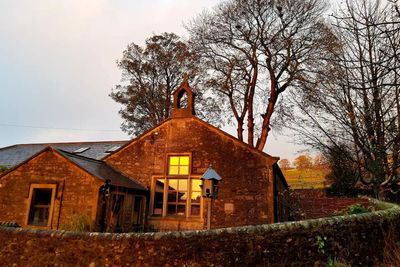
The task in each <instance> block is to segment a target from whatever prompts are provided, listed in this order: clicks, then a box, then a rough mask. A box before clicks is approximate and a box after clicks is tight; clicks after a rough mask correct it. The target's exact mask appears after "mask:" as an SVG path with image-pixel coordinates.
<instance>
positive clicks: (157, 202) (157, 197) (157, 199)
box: [153, 192, 164, 215]
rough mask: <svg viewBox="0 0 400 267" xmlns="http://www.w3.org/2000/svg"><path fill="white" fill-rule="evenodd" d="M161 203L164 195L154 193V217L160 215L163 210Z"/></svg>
mask: <svg viewBox="0 0 400 267" xmlns="http://www.w3.org/2000/svg"><path fill="white" fill-rule="evenodd" d="M163 201H164V193H161V192H156V193H155V194H154V210H153V214H154V215H162V208H163Z"/></svg>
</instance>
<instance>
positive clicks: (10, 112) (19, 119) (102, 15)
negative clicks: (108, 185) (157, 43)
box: [0, 0, 302, 160]
mask: <svg viewBox="0 0 400 267" xmlns="http://www.w3.org/2000/svg"><path fill="white" fill-rule="evenodd" d="M218 2H219V0H151V1H149V0H147V1H146V0H67V1H54V0H35V1H33V0H18V1H15V0H1V1H0V147H5V146H9V145H13V144H26V143H49V142H68V141H100V140H128V139H129V137H128V136H127V134H125V133H124V132H122V131H121V130H120V124H121V122H122V120H121V118H120V116H119V114H118V110H119V109H120V105H119V104H117V103H115V102H114V101H113V100H112V99H111V98H110V97H109V96H108V95H109V93H110V92H111V88H113V87H114V86H115V85H116V84H118V83H119V82H120V79H121V71H120V70H119V69H118V68H117V65H116V60H117V59H119V58H120V57H121V55H122V51H123V50H124V49H125V48H126V46H127V45H128V44H129V43H131V42H135V43H136V44H139V45H143V44H144V41H145V39H146V38H148V37H150V36H151V35H153V34H160V33H163V32H174V33H176V34H178V35H180V36H186V31H185V29H184V27H183V24H184V23H185V22H187V21H188V20H190V19H191V18H193V17H195V16H196V14H198V13H200V12H202V11H203V10H204V9H205V8H212V7H213V6H215V5H216V4H217V3H218ZM22 126H23V127H22ZM224 130H225V131H227V132H228V133H230V134H232V135H234V134H235V131H234V129H233V128H232V127H224ZM292 142H293V140H291V137H288V136H283V135H282V134H281V133H274V132H273V133H272V135H271V136H270V138H269V142H268V143H267V145H266V149H265V151H266V152H267V153H269V154H271V155H273V156H279V157H281V158H289V159H290V160H292V159H293V158H294V157H295V154H296V153H297V152H298V151H299V150H300V149H302V147H299V146H295V145H294V144H293V143H292Z"/></svg>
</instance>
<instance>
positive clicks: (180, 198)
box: [178, 192, 187, 202]
mask: <svg viewBox="0 0 400 267" xmlns="http://www.w3.org/2000/svg"><path fill="white" fill-rule="evenodd" d="M186 200H187V193H186V192H179V193H178V202H186Z"/></svg>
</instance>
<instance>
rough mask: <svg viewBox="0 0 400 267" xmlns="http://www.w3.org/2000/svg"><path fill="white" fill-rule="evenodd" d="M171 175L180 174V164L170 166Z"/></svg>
mask: <svg viewBox="0 0 400 267" xmlns="http://www.w3.org/2000/svg"><path fill="white" fill-rule="evenodd" d="M168 173H169V174H170V175H178V174H179V166H169V172H168Z"/></svg>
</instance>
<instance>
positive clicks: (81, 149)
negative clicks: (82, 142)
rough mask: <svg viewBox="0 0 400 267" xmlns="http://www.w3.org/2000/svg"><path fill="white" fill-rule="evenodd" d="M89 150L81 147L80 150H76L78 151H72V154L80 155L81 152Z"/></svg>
mask: <svg viewBox="0 0 400 267" xmlns="http://www.w3.org/2000/svg"><path fill="white" fill-rule="evenodd" d="M89 149H90V147H81V148H78V149H76V150H74V151H73V152H72V153H74V154H81V153H83V152H85V151H87V150H89Z"/></svg>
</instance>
